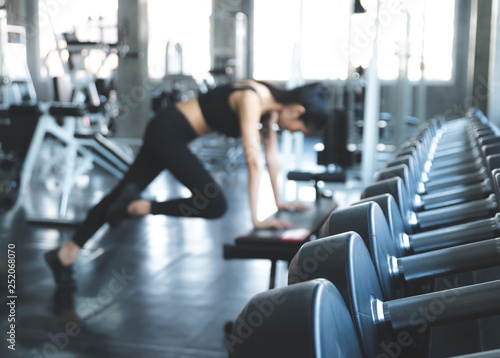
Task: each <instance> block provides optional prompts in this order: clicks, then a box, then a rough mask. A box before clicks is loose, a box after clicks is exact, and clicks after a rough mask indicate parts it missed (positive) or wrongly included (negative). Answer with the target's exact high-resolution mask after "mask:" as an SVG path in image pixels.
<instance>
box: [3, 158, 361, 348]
mask: <svg viewBox="0 0 500 358" xmlns="http://www.w3.org/2000/svg"><path fill="white" fill-rule="evenodd" d="M306 159H307V158H306ZM216 174H222V179H223V181H224V191H225V194H226V197H227V198H228V206H229V209H228V212H227V214H226V215H225V216H224V217H223V218H221V219H217V220H203V219H194V218H185V219H179V218H169V217H163V216H155V217H153V216H149V217H145V218H142V219H133V220H127V221H124V222H122V223H121V224H120V225H119V226H118V227H117V228H115V229H110V228H109V227H108V226H107V225H105V226H104V227H103V228H102V229H101V230H100V231H99V232H98V233H97V234H96V235H95V236H94V237H93V239H92V240H91V241H89V242H88V244H87V245H86V246H85V248H84V250H83V251H82V255H81V257H80V258H79V260H78V261H77V264H76V265H75V266H76V267H75V269H76V276H77V280H78V289H77V291H76V292H74V293H68V292H58V291H57V290H56V288H55V284H54V282H53V279H52V276H51V274H50V272H49V269H48V268H47V267H46V265H45V262H44V260H43V253H44V252H46V251H47V250H50V249H52V248H55V247H57V246H59V245H60V244H62V243H64V242H66V241H67V240H68V239H69V238H70V237H71V234H72V232H73V229H72V228H69V227H66V228H64V227H63V228H48V227H40V226H34V225H28V224H26V223H25V219H26V217H27V216H29V215H31V214H30V213H27V212H28V211H36V212H39V213H40V212H42V213H48V214H50V213H53V212H55V204H56V201H55V198H57V196H56V195H55V193H56V192H57V191H56V190H54V189H50V184H47V182H46V183H38V184H36V183H33V185H34V186H32V190H31V192H30V195H29V200H28V202H27V203H26V205H25V208H27V209H26V210H18V211H16V212H14V213H12V214H11V215H9V216H8V217H6V218H4V220H3V221H2V222H1V226H0V247H1V248H2V251H3V252H2V253H1V254H0V264H1V267H2V268H4V267H7V262H6V260H7V244H8V243H10V242H14V243H15V244H16V281H17V287H16V294H17V300H16V313H15V314H16V316H15V319H16V322H15V323H16V351H15V352H12V351H9V352H8V353H9V354H10V355H7V354H6V352H7V347H6V345H5V344H2V345H0V346H1V348H0V350H5V351H0V355H1V356H9V357H10V356H16V355H12V353H17V354H18V356H19V357H38V358H39V357H60V358H69V357H72V358H73V357H79V358H80V357H82V358H83V357H85V358H86V357H89V358H90V357H92V358H97V357H138V356H139V357H141V358H147V357H165V358H166V357H176V358H188V357H189V358H193V357H200V358H201V357H203V358H209V357H217V358H218V357H227V349H226V345H225V343H224V339H223V328H224V325H225V323H226V322H227V321H230V320H234V319H235V318H236V317H237V315H238V314H239V313H240V311H241V310H242V309H243V307H244V306H245V305H246V303H247V302H248V301H249V299H250V298H251V297H252V296H253V295H255V294H257V293H259V292H262V291H265V290H266V289H267V288H268V284H269V270H270V262H268V261H265V260H229V261H226V260H224V259H223V257H222V246H223V244H225V243H230V242H232V241H233V239H234V237H235V236H236V235H237V234H239V233H242V232H244V231H245V230H247V229H250V227H251V223H250V221H249V218H250V214H249V209H248V201H247V194H246V188H247V187H246V185H247V184H246V172H245V170H244V169H237V170H232V171H231V172H228V171H224V172H223V173H221V172H219V173H216ZM90 178H91V179H90V181H89V182H88V183H86V184H87V185H82V188H78V189H75V190H74V192H73V194H72V198H71V203H70V207H71V208H72V211H71V212H70V214H71V215H75V217H81V216H82V215H84V214H85V212H86V210H87V209H88V207H89V206H90V205H91V203H92V202H95V201H96V200H98V198H99V196H102V195H103V194H104V193H105V192H106V190H109V188H110V187H111V186H112V185H113V183H114V179H112V178H110V177H109V176H107V175H105V174H103V173H102V172H99V170H94V172H93V173H92V175H90ZM36 185H39V186H40V187H37V186H36ZM47 186H48V187H49V189H50V190H47ZM263 186H264V188H263V189H264V190H263V194H262V196H261V197H262V199H261V203H260V207H261V209H262V210H261V213H262V214H263V215H264V216H267V215H268V214H271V213H272V211H273V210H274V205H273V203H272V195H271V189H270V185H269V184H268V183H266V182H265V181H264V182H263ZM339 187H341V188H342V187H343V186H340V185H339ZM185 190H186V189H185V188H183V187H182V186H181V185H180V184H178V183H177V182H176V181H175V180H174V179H173V178H172V177H171V176H170V174H168V173H164V174H162V175H160V176H159V177H158V178H157V180H155V181H154V182H153V183H152V184H151V186H150V187H149V188H148V190H147V191H146V193H145V195H146V196H148V195H152V193H155V195H156V196H157V197H159V199H162V198H167V197H175V196H179V195H184V194H185V193H184V192H185ZM335 195H336V196H335V197H336V199H337V201H340V202H339V205H341V206H342V205H347V204H348V203H349V202H352V201H354V200H356V199H357V198H359V191H358V190H357V189H356V188H355V187H354V188H353V189H349V190H348V189H343V190H336V191H335ZM279 264H280V265H279V266H278V267H279V269H280V270H279V273H278V274H279V275H278V277H277V285H278V286H283V285H285V284H286V280H287V277H286V274H287V272H286V263H283V262H280V263H279ZM0 279H1V280H2V282H6V281H7V276H6V272H5V271H4V270H3V269H2V274H1V276H0ZM0 300H2V301H1V302H0V305H1V307H2V308H1V310H2V311H3V312H2V317H7V315H8V311H7V310H8V308H9V307H8V306H7V305H6V303H7V298H6V296H5V295H4V296H3V297H1V298H0ZM8 324H9V323H8V322H7V321H6V320H2V321H1V322H0V330H1V331H2V332H7V331H8V330H9V329H10V328H9V327H8Z"/></svg>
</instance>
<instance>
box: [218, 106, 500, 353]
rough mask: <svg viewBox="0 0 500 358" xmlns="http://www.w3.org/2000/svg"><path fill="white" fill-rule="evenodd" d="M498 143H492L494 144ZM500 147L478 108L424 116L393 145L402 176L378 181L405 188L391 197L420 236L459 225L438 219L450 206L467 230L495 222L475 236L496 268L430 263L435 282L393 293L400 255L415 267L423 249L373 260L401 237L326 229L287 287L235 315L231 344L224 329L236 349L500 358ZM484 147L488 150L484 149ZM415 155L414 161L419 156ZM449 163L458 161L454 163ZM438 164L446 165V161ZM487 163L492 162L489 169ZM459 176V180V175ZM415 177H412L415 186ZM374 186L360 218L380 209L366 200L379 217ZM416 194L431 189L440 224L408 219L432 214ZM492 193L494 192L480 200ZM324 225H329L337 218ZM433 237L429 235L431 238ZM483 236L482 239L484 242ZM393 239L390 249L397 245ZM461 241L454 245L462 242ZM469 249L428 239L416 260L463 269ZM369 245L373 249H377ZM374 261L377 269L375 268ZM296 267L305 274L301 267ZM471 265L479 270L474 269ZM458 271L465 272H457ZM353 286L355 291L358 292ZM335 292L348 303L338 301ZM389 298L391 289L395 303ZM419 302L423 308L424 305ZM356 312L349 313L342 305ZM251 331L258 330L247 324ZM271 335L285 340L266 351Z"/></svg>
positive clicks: (499, 136)
mask: <svg viewBox="0 0 500 358" xmlns="http://www.w3.org/2000/svg"><path fill="white" fill-rule="evenodd" d="M492 143H493V147H491V145H492ZM498 143H500V130H498V128H496V127H495V126H494V125H493V124H491V123H490V122H489V121H488V120H487V119H486V118H485V117H484V115H482V113H480V112H479V111H471V112H470V113H469V114H468V117H467V118H461V119H457V120H454V121H448V122H445V121H443V120H442V119H440V118H437V119H434V120H432V121H429V122H427V123H425V124H424V125H423V126H422V127H421V128H420V129H419V130H418V131H417V132H416V133H415V135H414V136H413V137H412V138H410V139H409V140H408V142H407V143H405V144H404V145H403V146H402V147H401V149H400V151H399V152H397V153H396V158H395V160H394V162H395V163H397V164H395V163H392V164H394V165H396V166H397V165H403V169H404V170H400V171H398V170H396V171H395V172H396V173H397V174H396V175H397V178H394V179H397V180H392V178H390V177H389V178H388V174H387V176H379V177H378V178H377V180H380V181H381V182H383V181H384V180H389V182H391V183H392V184H393V185H396V186H398V188H399V189H398V190H397V191H396V192H397V193H399V190H401V192H403V190H408V192H409V194H408V197H406V196H405V195H402V196H405V198H404V200H403V199H402V201H401V202H400V201H398V200H394V199H392V202H393V203H394V207H396V202H397V203H398V205H399V207H396V208H393V209H394V210H397V215H400V212H399V211H400V210H401V217H404V218H405V220H406V219H408V220H409V223H410V224H407V225H406V227H405V229H407V230H409V232H408V234H410V233H411V234H414V233H415V231H412V230H422V231H420V232H422V233H425V231H426V230H429V231H428V232H431V231H430V229H434V230H436V231H435V232H436V233H438V232H444V231H443V230H446V229H447V228H450V227H451V226H448V225H450V223H449V222H447V221H446V220H445V221H440V218H439V216H442V217H447V216H448V214H449V213H453V211H454V210H456V213H457V214H458V213H460V214H461V215H463V218H462V219H460V220H458V222H455V223H454V224H453V225H457V228H458V227H462V228H464V230H469V231H468V232H471V231H470V230H473V229H471V228H474V227H476V228H477V227H481V226H484V223H490V224H491V225H493V227H492V228H491V230H489V232H491V235H495V236H496V238H495V239H494V238H492V237H486V236H487V235H486V236H485V233H482V234H481V235H482V236H485V237H483V238H481V239H479V238H476V239H475V240H474V241H472V240H471V242H476V241H477V243H478V244H479V245H477V246H478V247H479V246H481V247H486V245H489V244H487V242H486V240H488V239H492V240H490V241H489V242H490V243H493V245H492V246H491V248H490V249H488V252H487V253H486V252H485V255H487V257H491V258H492V265H493V266H492V267H489V268H483V269H477V268H478V267H487V265H488V264H487V263H486V262H487V261H488V259H487V257H486V256H484V259H483V260H481V257H483V256H476V257H475V259H474V260H475V262H473V263H472V265H471V266H469V264H471V262H464V263H463V268H464V269H463V271H460V270H455V267H450V268H449V271H444V273H443V274H442V275H446V276H442V275H441V276H440V273H439V272H435V273H433V272H429V271H425V270H424V271H422V273H425V275H426V276H428V279H426V280H420V281H419V280H415V281H412V282H411V284H408V285H407V286H406V287H405V289H404V291H405V292H404V293H403V290H400V291H387V290H386V289H385V288H384V287H386V286H384V284H383V283H384V282H388V281H389V279H388V277H389V276H388V275H391V276H394V275H396V276H397V275H398V274H399V275H400V274H402V272H403V271H402V272H398V270H399V269H401V270H403V266H399V265H402V263H403V262H406V261H408V262H413V264H415V262H417V256H415V257H412V256H408V258H409V260H406V259H405V260H400V259H396V258H395V257H394V256H387V258H388V259H389V260H390V261H388V262H382V261H378V262H377V257H378V258H379V259H380V258H382V257H385V256H384V255H386V254H387V251H385V250H387V249H386V247H389V246H385V244H386V243H385V241H386V240H388V239H387V238H388V237H391V238H392V237H394V236H393V234H391V231H390V230H389V228H388V227H387V228H386V229H385V230H386V232H384V235H381V233H382V231H380V232H378V234H380V235H379V236H383V238H377V235H378V234H368V235H367V236H368V237H370V241H371V242H373V245H375V243H377V242H378V241H379V240H378V239H381V240H380V242H381V244H380V245H375V246H372V248H369V245H368V244H366V240H365V238H363V239H362V238H361V237H360V236H359V235H358V234H357V233H355V232H353V231H354V230H352V231H349V232H345V233H342V234H337V235H334V236H328V237H323V239H319V240H316V241H313V242H309V243H307V244H305V245H304V246H302V248H301V250H300V251H299V253H298V254H297V255H296V256H295V258H294V259H293V260H292V263H291V265H290V272H289V286H286V287H283V288H278V289H275V290H271V291H267V292H264V293H262V294H259V295H257V296H255V297H254V298H252V300H251V301H250V302H249V304H248V305H247V307H246V308H245V309H244V310H243V311H242V313H241V314H240V316H239V318H238V320H236V322H237V324H236V325H235V327H234V328H233V331H232V332H231V334H230V335H229V338H231V339H233V340H229V341H228V340H227V337H226V343H229V344H228V348H229V352H230V354H229V356H230V357H247V356H259V357H281V356H283V357H284V356H286V357H338V356H342V357H344V356H345V357H364V358H369V357H370V358H371V357H375V356H377V357H426V358H439V357H457V358H458V357H459V356H460V357H461V356H462V355H464V354H466V356H464V358H465V357H498V356H500V342H499V340H498V337H499V335H500V315H499V313H500V297H499V296H498V292H500V291H499V290H500V266H495V265H498V263H497V262H498V256H499V254H500V245H499V244H498V242H499V239H498V228H497V227H496V226H497V220H496V217H497V216H498V214H496V213H498V212H499V211H500V210H499V207H500V205H499V204H500V191H499V190H498V187H499V185H500V166H499V160H500V145H498ZM488 145H490V147H487V146H488ZM485 146H486V147H485ZM495 146H496V147H497V148H495ZM410 148H411V149H410ZM408 152H411V153H412V159H411V160H409V161H407V159H404V160H403V162H404V163H403V164H402V161H401V160H400V159H399V158H400V157H402V156H403V155H406V154H407V153H408ZM413 160H415V163H414V164H413V163H412V161H413ZM461 161H463V162H464V163H465V164H463V163H461ZM453 162H454V164H452V165H450V163H453ZM438 164H441V167H439V165H438ZM482 165H484V168H486V170H484V169H481V168H483V167H482ZM390 166H391V163H389V164H388V167H390ZM454 166H455V167H454ZM404 167H412V168H413V170H415V168H420V169H421V170H422V172H421V173H420V172H419V174H418V175H416V173H415V172H414V171H409V172H408V170H407V169H405V168H404ZM431 168H432V170H430V169H431ZM391 170H392V169H391ZM421 174H422V175H421ZM424 174H425V175H424ZM454 175H455V176H456V177H459V178H460V179H456V178H454ZM410 176H411V177H412V179H410ZM471 178H473V179H471ZM484 178H488V180H489V181H490V185H489V186H484V185H482V184H481V183H482V182H484ZM410 180H415V181H414V182H410ZM469 180H471V181H470V182H469ZM446 183H448V184H449V187H448V186H447V185H446ZM452 183H453V184H452ZM377 184H378V183H375V185H377ZM470 185H472V186H470ZM474 185H476V186H474ZM437 187H439V188H440V189H442V190H444V194H443V193H441V194H438V193H437V192H433V191H432V190H431V188H437ZM472 188H474V189H472ZM367 192H369V190H368V188H367V190H366V191H365V194H366V196H367V198H365V201H364V203H363V204H361V205H360V208H361V209H360V213H361V212H363V210H364V212H365V213H366V217H364V216H363V215H364V214H363V215H359V218H358V221H360V220H367V218H370V217H372V216H373V215H374V214H373V213H371V212H368V213H367V212H366V208H372V207H374V206H376V207H377V208H378V209H377V210H379V211H380V213H381V214H380V215H381V216H383V214H382V210H381V209H380V207H379V206H378V204H377V202H376V201H369V200H370V197H369V195H368V194H367ZM472 192H473V194H472ZM489 192H491V193H489ZM417 194H425V195H427V198H432V205H433V206H435V207H436V208H437V211H435V212H432V211H431V212H432V213H433V214H434V213H435V215H436V218H435V219H436V221H435V222H432V220H431V219H432V216H433V215H423V214H421V215H420V216H421V217H425V218H426V221H425V223H426V225H421V226H419V225H416V224H415V223H413V222H412V220H413V221H415V217H416V214H419V213H420V211H419V210H423V211H422V213H425V209H424V208H421V207H420V208H419V207H418V204H419V201H418V200H415V199H416V198H417ZM375 195H380V193H375ZM398 195H399V194H398ZM440 195H442V198H443V200H444V201H446V202H440V201H439V200H438V199H437V198H439V196H440ZM476 196H477V197H476ZM485 196H487V199H485V198H484V197H485ZM424 197H425V196H424ZM450 199H452V200H450ZM403 202H404V203H403ZM428 203H431V201H428ZM403 204H404V205H405V207H404V208H403V207H402V206H403ZM362 205H364V208H365V209H363V206H362ZM440 205H441V206H442V209H441V208H440ZM454 205H455V206H454ZM467 205H473V206H474V207H477V208H482V207H484V208H485V209H486V210H485V211H484V212H481V213H474V212H470V210H469V212H468V211H467V210H465V209H466V207H467ZM406 206H408V207H410V208H406ZM353 207H354V206H353ZM429 210H436V209H429ZM407 211H408V212H411V213H413V216H411V215H406V214H407ZM414 211H416V212H414ZM335 214H336V213H335V212H334V213H332V217H333V216H334V215H335ZM467 215H470V216H467ZM488 218H489V219H488ZM351 220H352V221H353V222H356V218H351ZM368 220H369V219H368ZM477 220H482V221H481V222H480V221H477ZM344 221H345V219H343V218H341V219H337V222H336V224H333V226H342V225H344ZM327 224H328V225H330V223H327ZM427 224H428V225H427ZM385 225H387V224H385ZM467 225H470V227H467ZM401 226H403V225H402V224H401ZM325 227H326V224H325V226H324V227H323V232H322V236H325V235H330V234H329V233H326V234H325V232H328V230H329V229H328V230H325ZM346 227H347V226H346ZM499 228H500V227H499ZM346 230H350V229H346ZM439 230H442V231H439ZM454 230H456V229H454ZM416 235H418V234H416ZM429 236H431V235H429ZM401 237H404V235H402V236H401ZM394 238H395V237H394ZM406 239H408V235H407V236H406ZM391 240H392V239H391ZM426 240H427V241H428V240H429V238H426ZM482 240H485V241H484V243H483V241H482ZM363 241H365V243H363ZM439 241H441V244H442V243H443V242H444V240H442V239H440V240H439ZM480 241H481V242H480ZM388 242H389V241H387V245H389V244H388ZM391 242H392V241H391ZM328 243H329V244H328ZM365 244H366V246H365ZM462 244H463V243H456V245H462ZM470 245H474V244H470ZM322 246H323V247H322ZM355 247H356V249H354V248H355ZM469 247H470V248H471V249H470V250H471V254H473V253H474V251H473V249H472V247H475V246H467V247H466V246H457V247H456V248H450V249H449V250H447V251H443V253H442V254H441V255H440V254H439V253H438V251H433V250H434V248H432V247H431V245H430V246H429V247H428V249H427V250H426V251H430V252H429V254H428V255H423V256H420V257H421V258H427V259H428V260H440V259H441V258H442V259H443V261H445V260H450V262H451V261H454V262H456V265H458V264H461V263H460V262H458V261H460V260H461V259H458V258H459V257H463V258H466V257H469V256H468V255H469V252H468V248H469ZM304 248H306V249H304ZM325 248H326V250H327V251H328V250H330V255H325V253H324V250H323V251H321V250H322V249H325ZM332 250H333V251H332ZM368 250H370V253H369V252H368ZM371 250H375V251H377V254H374V253H373V251H371ZM363 252H365V253H363ZM455 252H460V255H459V256H454V255H455V254H454V253H455ZM332 253H333V254H332ZM476 253H477V252H476ZM408 254H409V255H410V253H408ZM363 255H364V257H365V258H364V260H361V261H360V259H359V257H361V256H363ZM370 255H371V256H370ZM470 257H473V255H471V256H470ZM391 259H392V260H391ZM372 261H373V265H372ZM420 262H421V263H422V262H423V264H422V265H425V266H423V267H425V269H427V268H428V267H430V266H433V267H434V266H435V267H437V266H440V264H441V262H436V261H432V262H429V264H426V263H425V260H420ZM433 264H437V265H433ZM483 264H484V266H483ZM315 265H316V266H315ZM452 265H455V263H454V264H452ZM369 266H372V267H376V268H377V269H376V270H375V269H370V267H369ZM318 267H319V268H318ZM300 268H302V269H303V270H302V271H301V270H300ZM380 268H382V269H380ZM384 268H385V269H384ZM415 269H417V266H413V268H412V270H415ZM471 269H472V270H473V271H468V270H471ZM437 270H439V269H437ZM375 271H376V273H375ZM431 271H432V270H431ZM415 272H416V271H415ZM452 272H453V273H454V274H453V275H452V274H451V273H452ZM456 272H462V273H459V274H456ZM422 277H423V276H422ZM322 278H326V279H328V280H329V281H331V282H333V283H334V285H335V286H336V288H337V289H338V291H336V290H335V289H334V288H333V289H332V288H331V287H333V286H331V285H329V282H328V281H325V280H324V279H322ZM408 278H409V277H408ZM304 281H305V282H304ZM360 282H361V284H359V283H360ZM378 282H380V284H379V283H378ZM379 285H381V286H379ZM389 285H391V284H389ZM355 286H358V287H357V288H354V287H355ZM365 287H366V288H365ZM376 287H378V288H376ZM394 287H395V286H394ZM339 292H340V295H341V296H342V298H343V299H342V300H339V299H338V297H339ZM370 292H372V296H371V297H372V298H371V303H368V304H367V302H369V301H366V300H365V301H364V302H365V303H363V304H362V305H361V306H358V303H357V302H359V297H360V295H365V293H366V294H367V295H366V297H368V298H369V297H370V295H369V294H370ZM389 292H392V293H389ZM398 295H400V296H398ZM407 295H409V297H408V296H407ZM450 295H451V296H450ZM378 296H384V298H385V299H380V297H378ZM387 296H395V298H396V299H395V298H394V297H389V298H388V297H387ZM398 297H401V298H398ZM438 298H439V299H440V300H441V301H442V302H441V301H439V300H438ZM329 300H331V301H330V302H331V306H335V307H328V306H329V303H328V302H329ZM341 301H343V302H345V305H346V307H347V308H345V309H344V308H343V307H341V306H343V304H342V303H343V302H341ZM384 301H385V302H384ZM423 303H425V307H424V308H427V310H423V311H422V310H421V308H422V304H423ZM348 310H349V311H350V317H349V316H348V315H347V316H346V315H345V313H344V312H347V311H348ZM438 311H439V312H438ZM370 312H371V313H370ZM413 313H418V314H420V316H418V315H417V316H414V314H413ZM258 315H260V316H262V320H259V322H257V323H258V325H252V323H254V321H253V319H254V318H255V317H257V316H258ZM260 316H259V317H260ZM351 318H352V322H351ZM418 318H420V320H418ZM424 318H425V319H424ZM416 319H417V320H416ZM353 322H354V324H352V323H353ZM422 322H424V323H425V324H426V329H423V330H422V332H419V334H420V335H418V334H417V335H416V336H412V335H407V332H408V331H407V330H412V329H414V330H418V328H419V327H421V325H423V323H422ZM435 323H439V325H435ZM248 327H250V328H251V331H248V330H246V331H245V329H246V328H248ZM370 327H373V329H375V330H376V331H377V332H378V333H376V334H372V333H367V332H370V330H371V329H372V328H370ZM354 330H355V331H356V333H354ZM398 330H399V331H398ZM401 330H402V331H401ZM242 332H244V333H245V335H246V336H245V338H244V339H242V340H241V341H239V342H236V340H234V339H235V338H241V333H242ZM371 332H373V331H371ZM238 334H240V336H238ZM384 336H385V337H386V338H385V339H384V340H382V341H381V340H378V341H377V338H376V337H379V339H381V337H384ZM389 337H391V338H389ZM411 337H413V338H415V337H416V338H417V339H412V342H411V344H407V343H408V342H409V339H410V338H411ZM356 338H357V339H356ZM270 342H273V345H274V346H279V347H281V348H280V349H275V348H270V347H271V346H270ZM486 351H488V352H486ZM477 352H484V353H477Z"/></svg>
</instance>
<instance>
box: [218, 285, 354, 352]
mask: <svg viewBox="0 0 500 358" xmlns="http://www.w3.org/2000/svg"><path fill="white" fill-rule="evenodd" d="M291 313H298V314H296V315H293V319H291V316H290V315H291ZM292 321H293V322H292ZM225 341H226V346H227V348H228V351H229V357H230V358H250V357H252V358H253V357H261V358H276V357H289V358H320V357H321V358H330V357H331V358H336V357H349V358H351V357H352V358H358V357H362V355H361V349H360V346H359V342H358V340H357V338H356V331H355V330H354V327H353V324H352V321H351V317H350V315H349V312H348V311H347V308H346V307H345V304H344V303H343V300H342V296H341V295H340V293H339V292H338V290H337V289H336V288H335V286H333V285H332V283H330V282H328V281H327V280H324V279H317V280H311V281H309V282H304V283H299V284H296V285H292V286H287V287H281V288H276V289H274V290H270V291H267V292H263V293H260V294H258V295H256V296H254V297H253V298H252V299H251V300H250V302H249V303H248V304H247V306H246V307H245V308H244V309H243V311H242V312H241V313H240V315H239V317H238V319H237V320H236V324H235V325H234V327H233V330H232V331H231V333H230V334H229V335H227V336H226V338H225Z"/></svg>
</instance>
